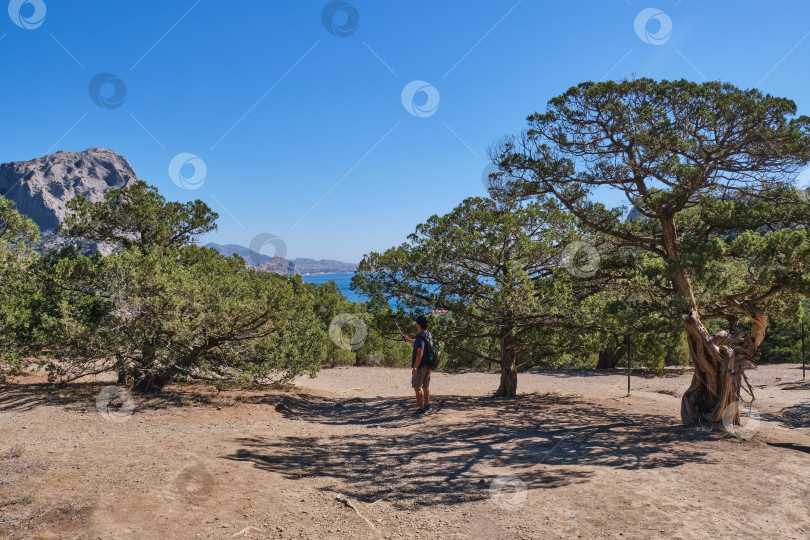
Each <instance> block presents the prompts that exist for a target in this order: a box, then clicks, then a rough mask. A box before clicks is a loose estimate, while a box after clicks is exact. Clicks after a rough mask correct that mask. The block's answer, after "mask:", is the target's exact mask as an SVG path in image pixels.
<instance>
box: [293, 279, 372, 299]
mask: <svg viewBox="0 0 810 540" xmlns="http://www.w3.org/2000/svg"><path fill="white" fill-rule="evenodd" d="M352 276H354V273H353V272H349V273H345V274H302V275H301V278H302V279H303V280H304V281H306V282H307V283H315V284H316V285H320V284H321V283H326V282H327V281H334V282H335V285H337V286H338V288H339V289H340V292H342V293H343V294H345V295H346V298H348V299H349V300H350V301H352V302H363V301H364V300H365V299H364V298H362V297H361V296H360V295H358V294H357V293H355V292H354V291H353V290H351V289H350V288H349V285H351V282H352Z"/></svg>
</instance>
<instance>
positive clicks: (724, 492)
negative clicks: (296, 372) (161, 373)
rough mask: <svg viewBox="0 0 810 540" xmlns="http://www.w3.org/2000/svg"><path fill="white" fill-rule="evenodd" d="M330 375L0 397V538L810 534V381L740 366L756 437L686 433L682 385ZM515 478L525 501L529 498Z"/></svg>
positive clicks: (35, 384)
mask: <svg viewBox="0 0 810 540" xmlns="http://www.w3.org/2000/svg"><path fill="white" fill-rule="evenodd" d="M409 379H410V377H409V372H408V370H397V369H382V368H342V369H330V370H325V371H323V372H322V373H321V374H320V375H319V376H318V377H317V378H316V379H308V378H307V379H301V380H299V381H297V385H296V388H294V389H293V390H291V391H290V392H249V393H242V392H222V393H220V394H218V395H217V394H216V393H215V392H214V391H212V390H210V389H199V388H197V389H188V388H186V389H177V388H172V389H170V390H169V391H168V392H165V393H164V394H161V395H159V396H155V397H150V398H141V397H137V398H136V399H135V402H133V405H135V410H134V413H133V414H131V415H129V416H127V415H126V414H123V415H121V416H117V415H119V414H122V413H121V411H118V412H116V411H115V410H114V407H110V409H109V410H108V413H109V414H108V418H110V419H108V418H105V417H104V416H103V415H102V414H100V413H99V412H98V411H97V408H96V397H97V396H98V394H99V392H100V391H101V389H102V388H104V387H105V386H107V385H108V384H109V383H105V382H103V381H96V382H92V383H86V384H74V385H71V386H70V387H69V388H66V389H63V390H58V391H52V390H50V389H49V388H50V387H48V386H47V385H45V384H43V380H42V378H40V377H37V376H29V377H26V378H24V379H21V380H18V381H17V383H18V384H13V385H5V386H0V538H89V539H96V538H103V539H108V538H132V539H143V538H150V539H151V538H192V539H194V538H316V539H319V540H326V539H331V538H335V539H337V538H370V539H372V538H435V539H439V538H441V539H454V538H455V539H464V538H484V539H500V538H504V539H506V538H508V539H514V538H566V539H567V538H629V539H632V538H638V539H648V538H709V537H714V538H797V539H799V538H801V539H805V538H808V537H810V482H808V478H810V385H807V384H805V383H803V382H802V381H801V370H800V369H799V368H798V367H797V366H766V367H760V369H759V370H758V371H756V372H753V373H752V374H751V382H752V383H753V384H754V386H755V389H756V393H757V401H756V403H755V406H756V408H757V409H758V410H759V411H760V413H761V420H762V421H761V424H760V426H759V431H758V432H757V434H756V435H755V436H754V437H753V438H752V439H749V440H742V439H739V438H735V437H732V436H730V435H728V434H727V433H726V432H724V431H723V430H722V429H713V430H712V429H709V428H690V429H687V428H683V427H681V426H680V425H679V421H678V410H679V399H678V398H679V397H680V394H681V393H682V392H683V390H685V389H686V387H687V386H688V383H689V375H688V374H683V375H676V374H672V375H670V376H668V377H666V378H641V377H633V380H632V383H633V392H632V395H631V396H630V397H626V395H625V394H626V393H627V390H626V380H625V378H624V375H623V374H621V373H612V374H607V375H605V374H596V373H591V372H588V373H582V372H576V373H574V372H551V373H546V372H544V373H531V374H521V375H520V377H519V390H520V392H521V396H520V397H519V398H518V399H513V400H493V399H490V398H488V397H487V396H488V395H489V393H490V392H491V391H492V390H493V389H494V388H495V387H496V386H497V375H494V374H483V373H478V374H459V375H443V374H434V377H433V381H432V387H433V391H434V399H433V402H434V409H435V410H434V412H432V413H431V414H430V415H428V416H427V417H423V418H414V417H412V416H411V415H410V412H411V411H412V409H413V398H412V397H411V394H410V392H411V391H410V389H409V387H408V383H409ZM673 394H674V395H673ZM523 486H525V491H524V490H523Z"/></svg>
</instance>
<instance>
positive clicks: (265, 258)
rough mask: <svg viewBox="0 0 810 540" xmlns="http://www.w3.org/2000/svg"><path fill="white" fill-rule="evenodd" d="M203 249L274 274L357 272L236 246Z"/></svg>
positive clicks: (353, 266) (349, 266) (325, 262)
mask: <svg viewBox="0 0 810 540" xmlns="http://www.w3.org/2000/svg"><path fill="white" fill-rule="evenodd" d="M205 247H209V248H214V249H216V250H217V251H219V252H220V253H222V254H223V255H225V256H228V257H230V256H231V255H239V256H240V257H242V258H243V259H245V262H246V263H247V264H248V266H252V267H254V268H258V269H260V270H266V271H267V272H274V273H276V274H336V273H348V272H354V271H355V270H357V265H356V264H354V263H347V262H342V261H334V260H330V259H324V260H320V261H317V260H315V259H292V260H289V259H284V258H281V257H270V256H269V255H263V254H261V253H257V252H255V251H253V250H251V249H250V248H246V247H244V246H240V245H237V244H226V245H222V244H215V243H213V242H211V243H208V244H206V246H205Z"/></svg>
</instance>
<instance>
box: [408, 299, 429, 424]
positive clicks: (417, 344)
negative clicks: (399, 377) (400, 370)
mask: <svg viewBox="0 0 810 540" xmlns="http://www.w3.org/2000/svg"><path fill="white" fill-rule="evenodd" d="M416 332H417V334H416V337H415V338H413V339H412V338H409V337H408V336H402V339H404V340H405V341H407V342H408V343H413V354H412V355H411V386H413V389H414V391H415V392H416V403H417V404H418V405H419V408H418V409H417V410H416V412H414V413H413V414H414V416H419V415H423V414H425V413H427V412H428V411H429V410H430V390H429V387H430V370H429V369H428V366H427V358H424V353H425V344H426V343H427V340H428V339H429V338H430V332H428V331H427V319H426V318H425V316H424V315H420V316H419V317H417V318H416Z"/></svg>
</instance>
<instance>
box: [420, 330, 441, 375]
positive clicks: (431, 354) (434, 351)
mask: <svg viewBox="0 0 810 540" xmlns="http://www.w3.org/2000/svg"><path fill="white" fill-rule="evenodd" d="M419 335H420V337H421V338H422V340H423V341H424V342H425V352H424V353H422V359H423V360H424V361H425V366H427V368H428V369H429V370H431V371H432V370H434V369H436V368H437V367H439V356H441V354H442V351H441V349H440V348H439V343H438V342H437V341H436V340H435V339H433V336H430V337H428V336H426V335H425V334H419Z"/></svg>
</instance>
